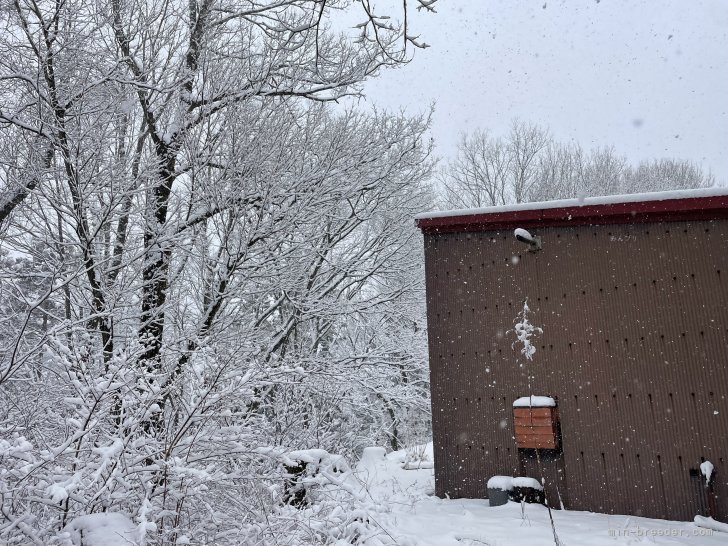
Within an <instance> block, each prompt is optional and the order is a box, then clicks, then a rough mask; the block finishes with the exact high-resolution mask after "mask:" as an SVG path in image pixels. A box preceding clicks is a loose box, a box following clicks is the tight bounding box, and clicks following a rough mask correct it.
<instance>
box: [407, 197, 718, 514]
mask: <svg viewBox="0 0 728 546" xmlns="http://www.w3.org/2000/svg"><path fill="white" fill-rule="evenodd" d="M417 224H418V226H419V227H420V229H421V230H422V232H423V233H424V240H425V263H426V275H427V314H428V330H429V357H430V373H431V385H432V427H433V436H434V446H435V480H436V493H437V495H438V496H441V497H442V496H445V495H449V496H450V497H471V498H483V497H484V496H485V494H486V482H487V480H488V478H489V477H491V476H494V475H502V474H505V475H513V476H518V475H522V476H532V477H539V471H538V468H537V465H536V460H535V457H534V456H535V453H536V450H535V449H519V448H518V447H517V444H516V437H515V429H514V411H513V407H512V403H513V401H514V400H516V399H517V398H518V397H521V396H525V395H528V394H529V390H528V377H527V376H528V375H529V374H530V375H532V377H533V379H532V384H533V386H532V394H534V395H546V396H550V397H552V398H554V399H555V400H556V403H557V407H558V412H557V415H558V418H559V423H560V431H557V434H559V438H558V439H559V440H560V448H559V449H557V450H553V449H551V450H540V455H541V460H542V467H543V472H544V475H545V477H546V480H547V487H546V490H547V497H548V498H549V503H550V504H551V505H552V506H557V507H558V506H559V505H560V503H563V505H564V506H565V507H566V508H569V509H573V510H590V511H595V512H606V513H621V514H635V515H640V516H646V517H657V518H667V519H679V520H688V519H692V518H693V516H695V515H696V514H701V515H708V513H709V512H711V513H712V514H713V516H714V517H715V518H716V519H719V520H722V521H727V520H728V465H727V464H726V462H727V461H726V459H727V458H728V192H726V191H725V190H723V191H720V190H718V191H717V190H707V191H705V190H703V191H697V192H670V193H665V194H649V195H647V196H645V195H643V196H641V197H639V196H638V197H625V198H623V199H622V200H621V201H619V200H617V201H615V200H614V199H603V200H601V201H600V200H599V199H587V200H584V201H582V202H577V201H570V202H563V201H562V202H553V203H540V204H528V205H523V206H520V207H511V208H493V209H480V210H477V211H455V212H454V213H437V214H430V215H427V214H425V215H420V216H419V217H418V218H417ZM515 228H524V229H526V230H529V231H530V232H531V233H532V234H533V235H536V236H538V237H540V238H541V239H542V242H543V248H542V249H541V250H538V251H535V252H529V251H528V249H527V247H528V245H525V244H523V243H522V242H519V241H517V240H516V238H515V237H514V229H515ZM526 299H527V300H528V305H529V307H530V308H531V310H532V311H533V314H532V316H531V319H532V322H533V323H534V324H535V325H536V326H540V327H541V328H543V333H542V334H541V335H540V336H538V337H537V338H536V342H535V345H536V348H537V351H536V353H535V355H534V358H533V361H532V362H527V361H524V360H523V358H522V357H519V353H518V351H517V350H515V349H514V348H513V346H512V345H513V342H514V341H515V336H514V334H513V332H512V331H509V330H511V329H512V328H513V324H514V319H515V318H516V315H517V313H518V312H519V311H520V310H522V308H523V302H524V300H526ZM521 364H523V366H521ZM705 460H709V461H710V462H712V463H713V465H714V466H715V471H714V477H713V479H712V482H711V486H710V487H708V486H707V485H706V483H705V479H704V478H703V477H702V474H701V473H700V470H699V467H700V464H701V462H702V461H705Z"/></svg>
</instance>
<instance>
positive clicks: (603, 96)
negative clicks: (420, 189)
mask: <svg viewBox="0 0 728 546" xmlns="http://www.w3.org/2000/svg"><path fill="white" fill-rule="evenodd" d="M412 3H414V2H412V1H411V2H410V4H412ZM437 10H438V13H437V14H426V15H417V16H415V17H414V20H413V21H412V22H411V28H412V30H413V31H416V33H418V34H420V35H421V38H422V39H423V40H424V41H425V42H427V43H428V44H430V45H431V47H430V48H428V49H426V50H424V51H417V53H416V55H415V58H414V60H413V61H412V63H410V64H409V65H407V66H405V67H403V68H401V69H398V70H390V71H387V72H385V73H383V74H382V75H381V77H379V78H378V79H376V80H372V81H371V82H370V83H369V84H368V85H367V87H366V88H365V92H366V94H367V96H368V98H367V100H368V101H369V102H370V103H372V104H375V105H378V106H380V107H387V108H394V109H399V108H405V109H406V110H407V111H410V112H418V111H421V110H423V109H426V108H427V105H429V104H430V103H433V102H434V103H435V105H436V111H435V118H434V124H433V136H434V138H435V143H436V146H437V149H436V152H437V153H438V155H442V156H445V157H447V156H450V155H452V154H453V153H454V150H455V145H456V143H457V140H458V136H459V133H460V132H461V131H470V130H472V129H475V128H477V127H481V128H487V129H490V130H491V131H493V133H494V134H505V133H506V132H507V129H508V126H509V124H510V121H511V119H512V118H514V117H519V118H521V119H522V120H524V121H531V122H535V123H538V124H540V125H543V126H547V127H549V128H550V130H551V132H552V134H553V135H554V136H555V137H556V138H557V139H559V140H562V141H568V140H573V141H575V142H578V143H579V144H581V145H582V146H583V147H585V148H592V147H596V146H603V145H614V147H615V148H616V150H617V151H618V152H619V153H620V154H623V155H625V156H627V157H628V159H629V160H630V161H633V162H636V161H638V160H640V159H643V158H656V157H675V158H683V159H690V160H693V161H695V162H697V163H699V164H701V165H703V166H704V167H705V168H706V169H710V170H711V171H712V172H713V173H714V174H715V175H716V177H717V179H718V180H719V181H720V182H723V183H728V114H727V112H728V0H645V1H640V0H601V1H597V0H561V1H554V0H546V1H544V0H541V1H531V0H457V1H456V0H440V1H439V2H438V3H437Z"/></svg>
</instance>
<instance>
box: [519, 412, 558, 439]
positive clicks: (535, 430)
mask: <svg viewBox="0 0 728 546" xmlns="http://www.w3.org/2000/svg"><path fill="white" fill-rule="evenodd" d="M513 420H514V424H515V429H516V445H517V446H518V447H519V448H526V449H559V448H560V445H559V409H558V408H556V407H546V408H533V407H532V408H513Z"/></svg>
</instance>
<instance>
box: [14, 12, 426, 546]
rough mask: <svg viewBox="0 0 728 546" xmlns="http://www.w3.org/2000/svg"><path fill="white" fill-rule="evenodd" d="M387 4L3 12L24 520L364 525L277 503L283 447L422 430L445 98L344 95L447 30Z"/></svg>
mask: <svg viewBox="0 0 728 546" xmlns="http://www.w3.org/2000/svg"><path fill="white" fill-rule="evenodd" d="M419 4H420V5H421V6H424V7H425V8H429V7H431V5H432V2H425V1H424V0H423V1H421V2H419ZM344 9H350V10H351V9H358V10H361V11H360V12H359V13H360V16H361V17H360V19H361V20H362V24H361V25H360V26H359V27H358V28H357V29H356V31H355V32H353V33H352V34H351V35H348V34H346V33H336V32H334V31H333V30H332V29H333V28H334V26H335V23H336V21H335V18H334V17H333V14H335V12H336V11H337V10H344ZM401 9H402V10H404V11H403V12H402V14H406V10H407V9H411V6H410V7H408V6H407V5H406V4H403V5H402V8H401ZM384 15H386V14H380V13H378V12H375V11H373V8H372V6H370V4H369V3H368V2H364V1H362V2H343V1H341V2H339V1H330V2H329V1H327V2H321V1H314V0H285V1H277V0H275V1H273V0H271V1H260V2H259V1H254V2H224V1H223V2H220V1H212V0H211V1H203V2H196V1H195V2H184V3H175V2H172V3H171V4H170V3H166V4H157V3H148V2H138V1H132V2H124V1H121V0H112V1H111V2H110V3H105V4H104V3H102V4H98V3H89V2H86V1H85V0H74V1H72V2H65V3H57V2H40V3H38V2H22V1H21V2H16V3H15V4H13V6H11V8H10V9H9V10H3V11H2V12H0V20H2V24H3V25H4V27H5V29H7V31H4V32H3V34H2V38H1V39H0V71H1V72H0V87H1V92H2V95H1V96H2V103H1V104H0V123H2V126H3V131H4V132H3V133H2V136H0V154H2V165H3V168H2V174H0V184H2V192H3V193H2V197H1V198H0V221H1V222H2V240H1V241H0V245H1V248H0V251H2V253H3V258H2V260H0V275H1V276H0V283H1V285H0V305H2V306H3V309H4V310H5V311H6V313H5V314H4V316H3V317H2V320H3V325H4V326H6V328H5V329H4V332H3V335H2V337H0V343H2V347H0V400H2V403H1V404H0V468H2V471H0V541H7V542H9V543H11V544H14V543H36V544H47V543H50V542H52V541H53V540H56V541H60V542H58V543H59V544H60V543H63V541H68V540H73V537H72V536H71V535H68V536H64V535H63V533H62V531H63V530H64V529H66V527H67V526H68V529H67V531H68V532H69V533H71V534H72V532H75V531H74V529H76V527H77V526H78V525H76V524H79V525H80V523H79V522H80V521H82V520H78V519H77V518H78V517H79V516H81V515H88V514H93V513H97V512H120V513H125V514H126V515H127V516H128V517H129V518H131V519H132V520H133V521H134V522H135V524H137V525H138V529H137V531H138V532H137V538H136V539H135V540H137V541H138V542H139V543H142V542H145V541H146V542H149V543H155V544H182V543H187V542H186V541H188V540H190V537H195V540H196V541H197V542H198V543H211V544H212V543H214V544H225V543H230V544H240V543H246V542H251V541H259V542H267V541H269V542H275V540H276V537H277V536H286V538H287V539H292V537H299V538H298V539H296V540H297V541H298V542H303V541H308V542H312V543H321V542H322V541H326V540H329V539H331V537H338V538H341V537H345V536H348V535H347V534H346V533H348V532H349V531H342V530H341V529H348V527H346V526H345V525H344V526H343V527H342V525H343V524H342V522H341V521H340V518H339V520H336V522H335V523H332V522H334V520H331V519H327V518H328V515H327V514H328V513H329V512H327V510H328V511H330V510H332V509H333V506H332V505H330V504H329V505H326V506H323V505H322V507H319V508H316V507H314V508H312V510H318V512H316V514H314V515H312V514H311V513H307V514H305V515H300V516H296V515H295V514H293V513H290V512H289V511H288V510H287V508H286V507H284V508H281V503H282V502H283V500H284V498H285V495H284V490H283V483H284V479H285V474H286V473H285V469H284V468H283V465H282V463H281V461H282V460H284V458H282V457H283V455H281V454H285V453H286V452H289V451H291V450H301V449H312V448H316V449H323V450H325V451H326V452H327V453H337V454H340V455H353V454H354V453H355V452H356V451H357V450H358V449H360V448H361V447H362V446H363V445H365V444H367V443H372V442H376V441H388V442H390V444H391V445H392V446H398V445H399V444H401V442H402V441H403V440H406V439H408V437H409V436H410V435H413V434H415V432H412V431H417V430H419V431H424V430H426V427H427V421H428V417H427V403H426V402H427V398H426V392H427V379H426V372H425V368H426V366H425V359H424V356H423V355H422V354H421V347H422V346H423V343H422V336H423V335H424V324H423V309H422V306H421V302H422V299H423V298H422V282H421V279H422V275H421V271H420V269H419V267H420V266H419V263H420V256H419V254H418V253H419V250H418V249H419V244H418V241H417V240H416V231H415V228H414V225H413V224H412V220H411V218H412V215H413V214H414V213H415V212H417V211H420V210H422V209H425V208H429V206H430V203H431V201H430V194H429V190H428V188H427V186H426V183H425V182H426V180H427V178H428V176H429V174H430V171H431V169H432V163H431V160H430V157H429V156H430V147H429V144H428V143H427V139H425V137H424V133H425V131H426V130H427V127H428V124H429V119H428V116H426V115H425V116H420V117H405V116H402V115H390V114H387V113H379V112H373V113H364V112H360V111H357V110H351V109H350V110H342V109H341V108H334V107H331V106H330V105H329V104H328V103H329V102H331V101H334V100H336V99H338V98H341V97H343V96H346V95H350V94H356V93H359V91H360V86H361V84H362V82H363V81H364V80H365V79H366V78H368V77H371V76H375V75H376V74H377V73H378V71H379V70H381V69H382V68H385V67H386V66H388V65H394V64H399V63H402V62H406V61H407V60H408V59H409V58H410V50H411V48H412V47H414V46H422V45H424V44H421V43H420V42H419V41H418V39H417V38H414V37H413V36H412V34H411V33H409V32H407V30H406V24H405V23H404V22H403V24H402V25H397V24H395V23H393V22H392V21H394V19H387V18H385V17H384ZM393 15H395V16H396V14H393ZM423 414H424V415H423ZM410 424H411V425H412V426H411V427H410ZM418 427H419V428H418ZM263 447H267V448H270V449H261V448H263ZM316 479H318V478H316ZM279 509H280V510H283V512H280V513H279V512H277V511H278V510H279ZM277 514H278V515H277ZM277 518H278V519H277ZM317 518H319V519H318V520H317ZM346 518H348V516H347V515H345V516H344V520H346ZM83 521H85V520H83ZM316 521H319V523H318V524H314V523H312V522H316ZM352 521H353V520H352ZM72 522H75V523H74V524H73V525H71V523H72ZM317 525H318V527H317ZM329 526H331V527H332V528H336V529H338V531H336V530H331V532H329V531H330V529H329ZM337 533H338V535H337ZM342 533H343V534H342Z"/></svg>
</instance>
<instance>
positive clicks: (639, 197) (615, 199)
mask: <svg viewBox="0 0 728 546" xmlns="http://www.w3.org/2000/svg"><path fill="white" fill-rule="evenodd" d="M723 196H728V187H714V188H700V189H693V190H672V191H660V192H650V193H629V194H624V195H603V196H599V197H583V198H578V199H559V200H556V201H539V202H534V203H519V204H517V205H501V206H496V207H483V208H473V209H453V210H443V211H431V212H423V213H420V214H417V215H416V216H415V220H426V219H430V218H449V217H455V216H474V215H478V214H495V213H500V212H518V211H523V210H543V209H558V208H565V207H585V206H594V205H614V204H618V203H641V202H645V201H667V200H669V199H692V198H697V197H723Z"/></svg>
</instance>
